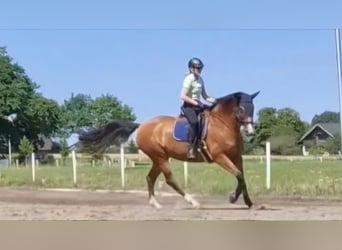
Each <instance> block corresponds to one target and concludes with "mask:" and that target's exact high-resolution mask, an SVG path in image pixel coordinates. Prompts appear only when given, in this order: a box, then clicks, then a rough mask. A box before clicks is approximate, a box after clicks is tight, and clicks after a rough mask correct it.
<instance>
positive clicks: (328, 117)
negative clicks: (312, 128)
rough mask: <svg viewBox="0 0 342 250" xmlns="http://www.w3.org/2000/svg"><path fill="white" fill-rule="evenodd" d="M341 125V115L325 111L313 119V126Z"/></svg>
mask: <svg viewBox="0 0 342 250" xmlns="http://www.w3.org/2000/svg"><path fill="white" fill-rule="evenodd" d="M329 122H333V123H339V122H340V113H339V112H333V111H324V112H323V113H321V114H319V115H317V114H316V115H315V116H314V117H313V118H312V121H311V125H315V124H317V123H329Z"/></svg>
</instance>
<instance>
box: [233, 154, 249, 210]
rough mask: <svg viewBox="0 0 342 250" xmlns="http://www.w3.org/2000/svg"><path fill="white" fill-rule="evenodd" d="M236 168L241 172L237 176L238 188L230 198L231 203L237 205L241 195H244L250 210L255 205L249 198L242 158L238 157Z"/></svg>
mask: <svg viewBox="0 0 342 250" xmlns="http://www.w3.org/2000/svg"><path fill="white" fill-rule="evenodd" d="M234 164H235V166H236V167H237V168H238V169H239V170H240V172H241V173H240V174H238V175H236V179H237V186H236V189H235V192H233V193H232V194H231V195H230V196H229V201H230V202H231V203H235V202H236V201H237V200H238V199H239V196H240V194H241V193H242V194H243V199H244V201H245V204H246V205H247V206H248V207H249V208H250V207H251V206H252V205H253V203H252V201H251V199H250V197H249V194H248V191H247V185H246V181H245V177H244V174H243V162H242V157H241V156H240V157H238V158H237V159H236V160H235V161H234Z"/></svg>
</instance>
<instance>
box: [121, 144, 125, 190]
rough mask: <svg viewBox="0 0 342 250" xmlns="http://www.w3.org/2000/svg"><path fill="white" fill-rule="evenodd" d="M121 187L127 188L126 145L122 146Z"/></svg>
mask: <svg viewBox="0 0 342 250" xmlns="http://www.w3.org/2000/svg"><path fill="white" fill-rule="evenodd" d="M120 165H121V186H122V187H123V188H124V187H125V152H124V145H123V144H121V145H120Z"/></svg>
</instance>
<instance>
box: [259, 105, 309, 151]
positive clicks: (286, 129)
mask: <svg viewBox="0 0 342 250" xmlns="http://www.w3.org/2000/svg"><path fill="white" fill-rule="evenodd" d="M307 129H308V124H307V123H305V122H303V121H301V119H300V116H299V113H298V112H297V111H295V110H293V109H291V108H283V109H275V108H271V107H267V108H263V109H261V110H260V111H259V112H258V120H257V122H256V136H255V140H256V145H257V146H259V147H265V142H266V141H267V140H269V141H272V144H273V146H271V147H272V151H273V153H277V154H294V153H296V152H298V151H299V145H297V140H298V139H299V138H300V136H302V135H303V133H304V132H305V131H306V130H307ZM272 144H271V145H272Z"/></svg>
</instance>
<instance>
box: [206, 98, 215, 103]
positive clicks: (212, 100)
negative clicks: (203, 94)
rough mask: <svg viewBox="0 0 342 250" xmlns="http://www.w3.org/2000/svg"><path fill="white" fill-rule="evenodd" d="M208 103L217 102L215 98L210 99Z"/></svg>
mask: <svg viewBox="0 0 342 250" xmlns="http://www.w3.org/2000/svg"><path fill="white" fill-rule="evenodd" d="M207 101H208V102H211V103H214V102H216V99H215V98H213V97H208V99H207Z"/></svg>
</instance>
